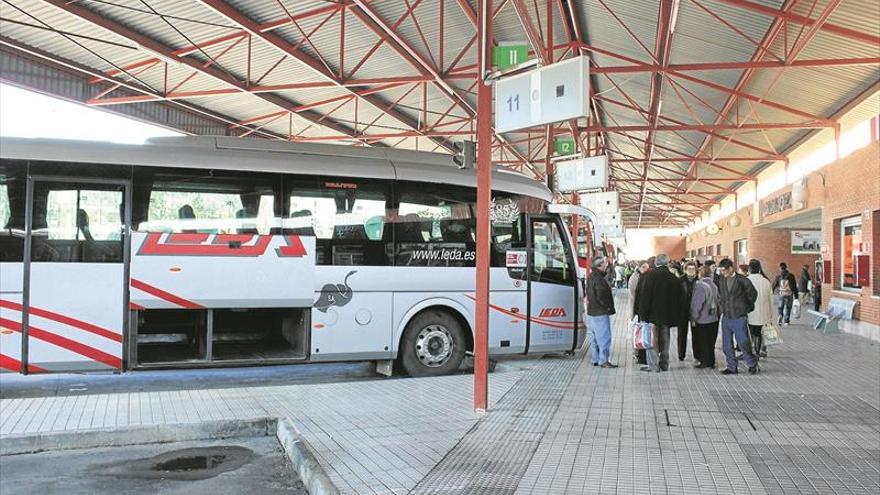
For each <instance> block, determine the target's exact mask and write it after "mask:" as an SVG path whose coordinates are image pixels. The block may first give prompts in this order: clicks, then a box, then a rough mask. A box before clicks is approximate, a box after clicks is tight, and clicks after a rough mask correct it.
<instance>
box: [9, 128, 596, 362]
mask: <svg viewBox="0 0 880 495" xmlns="http://www.w3.org/2000/svg"><path fill="white" fill-rule="evenodd" d="M0 159H2V161H0V227H2V230H0V368H3V369H4V370H5V371H12V372H22V373H37V372H57V371H88V370H130V369H139V368H148V367H195V366H231V365H244V364H269V363H293V362H325V361H377V362H378V363H380V364H382V368H383V369H384V370H388V369H390V366H389V365H390V364H391V363H392V362H395V360H396V362H397V363H399V365H400V366H401V367H402V368H403V370H405V371H406V372H408V373H409V374H411V375H415V376H425V375H435V374H444V373H450V372H452V371H454V370H456V369H458V368H459V366H460V364H461V362H462V359H463V358H464V357H465V354H466V353H467V352H469V351H471V350H472V348H473V334H472V331H473V328H474V290H475V288H474V287H475V284H474V278H475V273H474V272H475V268H474V265H475V258H476V257H475V217H474V211H475V205H474V203H475V197H476V193H475V191H476V190H475V188H474V184H475V183H476V177H475V171H474V170H459V169H458V168H457V167H455V166H454V165H453V164H452V160H451V157H450V156H448V155H441V154H431V153H419V152H409V151H401V150H392V149H382V148H356V147H348V146H332V145H293V144H291V143H285V142H268V141H258V140H243V139H237V138H224V137H184V138H160V139H154V140H151V141H149V142H147V143H146V144H144V145H118V144H108V143H95V142H74V141H62V140H34V139H17V138H2V141H0ZM493 186H494V192H493V199H492V209H491V219H492V246H491V250H492V255H491V266H492V268H491V270H490V271H491V284H490V288H491V297H490V304H491V309H490V313H491V316H490V329H489V347H490V352H491V353H492V354H495V355H500V354H524V353H546V352H565V351H574V350H576V349H577V348H579V347H580V346H581V345H582V343H583V341H584V334H585V325H584V322H583V317H582V307H581V295H580V292H581V283H580V281H579V273H578V269H577V264H576V261H575V257H574V254H573V252H572V243H571V241H570V238H569V235H568V232H567V231H566V229H565V226H564V223H563V221H562V218H561V217H560V215H559V214H558V213H552V212H553V211H557V210H558V211H561V210H560V208H561V206H562V205H551V204H550V200H551V193H550V191H549V190H548V189H547V188H545V187H544V186H543V185H542V184H540V183H538V182H536V181H534V180H532V179H530V178H528V177H526V176H524V175H521V174H518V173H514V172H510V171H507V170H501V169H497V170H495V171H493Z"/></svg>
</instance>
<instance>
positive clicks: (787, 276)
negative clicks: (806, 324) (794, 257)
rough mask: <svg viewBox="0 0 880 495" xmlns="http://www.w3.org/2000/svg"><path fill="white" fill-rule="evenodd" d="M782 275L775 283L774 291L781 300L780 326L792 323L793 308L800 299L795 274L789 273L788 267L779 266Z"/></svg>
mask: <svg viewBox="0 0 880 495" xmlns="http://www.w3.org/2000/svg"><path fill="white" fill-rule="evenodd" d="M779 270H780V273H779V275H778V276H777V277H776V280H774V281H773V290H774V291H775V292H776V295H777V297H778V298H779V299H778V301H779V304H778V308H779V324H780V325H782V324H783V323H784V324H785V325H788V324H789V322H790V321H791V306H792V304H793V303H794V300H795V299H797V297H798V288H797V280H795V278H794V274H792V273H791V272H790V271H788V265H786V264H785V263H780V264H779Z"/></svg>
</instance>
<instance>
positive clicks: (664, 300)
mask: <svg viewBox="0 0 880 495" xmlns="http://www.w3.org/2000/svg"><path fill="white" fill-rule="evenodd" d="M668 264H669V256H667V255H665V254H660V255H658V256H657V258H656V259H655V260H654V265H655V267H656V268H654V270H652V271H650V272H648V273H645V274H644V275H642V280H643V281H644V283H643V284H642V288H641V290H640V291H639V319H640V320H642V321H646V322H648V323H653V324H654V327H656V329H657V342H655V343H654V347H653V348H652V349H649V350H648V351H647V352H646V354H647V358H648V366H643V367H642V368H641V370H642V371H656V372H660V371H661V370H662V371H667V370H668V369H669V327H671V326H674V325H676V324H678V321H679V319H680V318H681V307H682V304H684V303H683V302H682V294H681V292H682V289H681V282H680V281H679V280H678V279H677V278H676V277H675V275H673V274H672V272H670V271H669V268H668V267H667V265H668Z"/></svg>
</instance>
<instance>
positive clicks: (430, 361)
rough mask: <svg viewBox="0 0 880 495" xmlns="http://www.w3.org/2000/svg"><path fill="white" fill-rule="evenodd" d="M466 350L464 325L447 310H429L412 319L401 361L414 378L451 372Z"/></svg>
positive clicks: (404, 339)
mask: <svg viewBox="0 0 880 495" xmlns="http://www.w3.org/2000/svg"><path fill="white" fill-rule="evenodd" d="M465 351H467V341H466V339H465V335H464V328H462V326H461V324H460V323H459V322H458V320H457V319H456V318H455V317H454V316H452V315H451V314H449V313H448V312H446V311H442V310H434V309H430V310H427V311H424V312H422V313H420V314H418V315H416V317H415V318H413V319H412V320H410V322H409V324H407V326H406V331H405V332H404V334H403V339H401V359H400V361H401V364H402V365H403V369H404V370H405V371H406V372H407V373H408V374H409V375H410V376H414V377H419V376H440V375H448V374H450V373H453V372H455V371H456V370H458V367H459V366H461V361H462V359H464V354H465Z"/></svg>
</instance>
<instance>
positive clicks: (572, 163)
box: [555, 155, 608, 192]
mask: <svg viewBox="0 0 880 495" xmlns="http://www.w3.org/2000/svg"><path fill="white" fill-rule="evenodd" d="M555 177H556V190H557V191H558V192H574V191H583V190H585V189H601V188H603V187H608V157H607V156H605V155H599V156H591V157H588V158H579V159H577V160H566V161H561V162H556V175H555Z"/></svg>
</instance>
